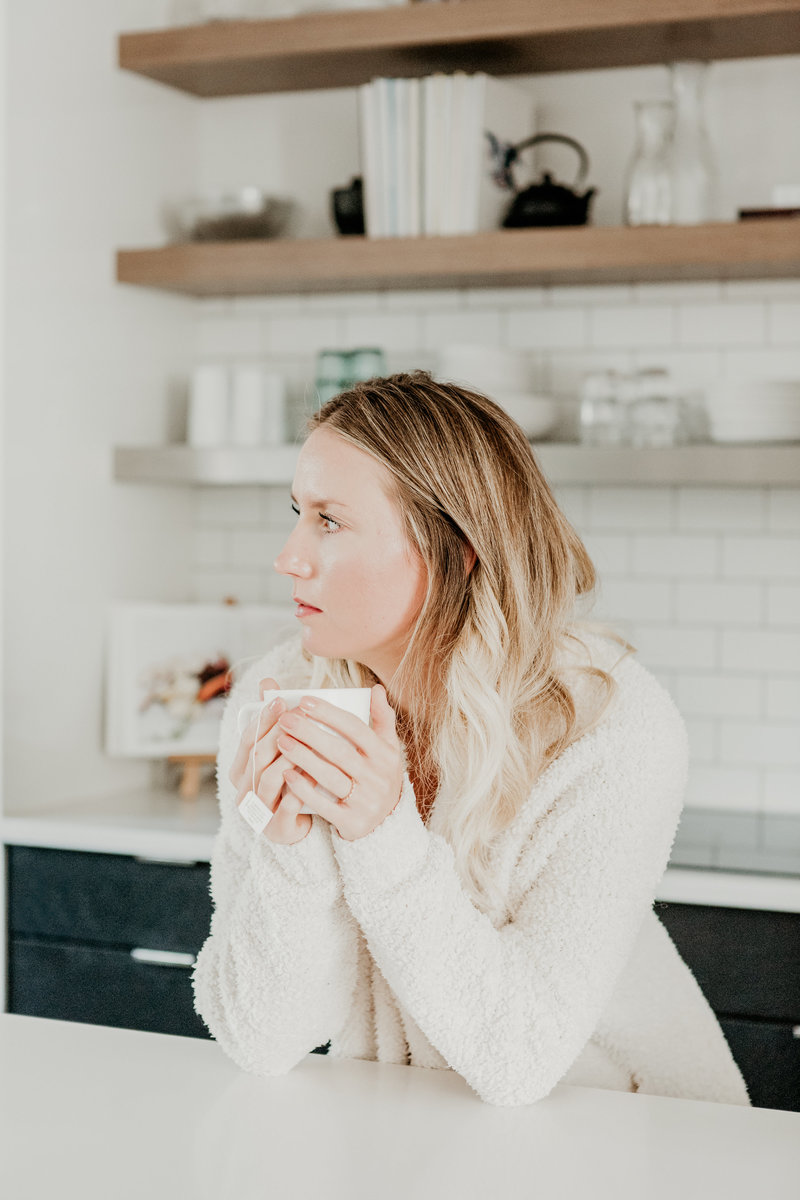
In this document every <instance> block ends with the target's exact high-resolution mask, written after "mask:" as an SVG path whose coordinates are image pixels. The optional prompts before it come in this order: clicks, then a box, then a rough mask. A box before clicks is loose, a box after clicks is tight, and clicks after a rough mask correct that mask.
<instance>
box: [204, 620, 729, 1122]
mask: <svg viewBox="0 0 800 1200" xmlns="http://www.w3.org/2000/svg"><path fill="white" fill-rule="evenodd" d="M584 640H585V642H586V645H587V647H588V648H589V650H590V653H591V659H592V661H593V662H594V663H595V664H597V665H600V666H603V667H605V668H606V669H613V675H614V678H615V679H616V681H617V691H616V694H615V697H614V698H613V700H612V702H611V704H610V705H609V707H608V708H607V709H606V711H605V713H604V715H603V717H602V719H601V721H600V722H599V724H598V725H596V727H595V728H594V729H593V730H590V732H588V733H586V734H584V735H583V736H582V737H580V738H579V739H578V740H577V741H575V742H574V743H573V744H572V745H571V746H569V747H568V748H567V750H566V751H564V752H563V753H562V754H561V755H560V756H559V757H558V758H557V759H556V760H555V761H554V762H553V763H551V765H550V766H549V768H548V769H547V770H545V771H544V772H543V773H542V774H541V775H540V777H539V778H538V779H537V781H536V783H535V784H534V786H533V787H532V789H531V792H530V795H529V797H528V800H527V802H526V803H525V805H524V806H523V808H522V809H521V810H520V812H519V813H518V814H517V817H516V819H515V820H514V822H513V824H512V825H511V826H510V827H509V828H508V829H506V830H505V831H504V832H503V833H502V834H501V835H500V837H499V838H498V839H497V841H496V843H495V845H494V848H493V859H494V868H495V871H496V878H497V880H498V881H499V882H500V883H501V885H502V891H503V895H504V898H505V900H504V904H503V906H502V909H501V910H500V911H496V912H491V913H488V914H485V913H482V912H480V911H479V910H478V909H477V908H476V907H475V905H474V904H473V903H472V901H471V900H470V898H469V897H468V896H467V894H466V892H465V891H464V890H463V888H462V885H461V882H460V880H459V877H458V874H457V872H456V869H455V865H454V858H453V854H452V851H451V849H450V846H449V845H448V843H447V842H446V841H445V840H444V838H443V837H442V836H439V835H438V834H437V832H436V824H437V822H436V808H435V806H434V810H433V812H432V813H431V816H430V819H429V821H428V824H427V825H425V824H424V823H423V821H422V819H421V818H420V816H419V814H418V812H417V807H416V799H415V796H414V792H413V788H412V786H411V783H410V781H409V778H408V775H407V774H406V776H405V780H404V784H403V790H402V794H401V798H400V801H399V803H398V805H397V807H396V808H395V810H394V812H392V813H391V814H390V815H389V816H388V817H386V818H385V820H384V821H383V822H382V824H381V825H379V826H378V828H377V829H375V830H374V831H373V832H372V833H370V834H369V835H367V836H366V837H364V838H361V839H359V840H357V841H354V842H347V841H345V840H344V839H342V838H340V837H339V835H338V833H337V832H336V830H335V829H333V827H332V826H331V825H330V824H329V823H328V822H327V821H325V820H323V819H322V818H320V817H314V818H313V822H312V827H311V830H310V831H309V833H308V835H307V836H306V837H305V838H304V839H303V841H301V842H298V843H296V844H295V845H293V846H279V845H274V844H273V843H272V842H270V841H269V840H268V838H267V837H266V836H265V835H264V834H260V835H257V834H254V833H253V831H252V829H251V828H250V827H249V825H247V823H246V822H245V821H244V819H243V818H242V817H241V816H240V815H239V813H238V811H237V809H236V805H235V789H234V787H233V785H232V784H231V783H230V781H229V779H228V772H229V770H230V766H231V762H232V760H233V757H234V755H235V753H236V749H237V746H238V744H239V735H238V733H237V728H236V717H237V713H238V710H239V708H240V706H241V705H242V704H243V703H246V702H248V701H252V700H257V699H258V698H259V691H258V683H259V680H260V679H263V678H264V677H265V676H267V675H270V676H272V677H273V678H275V679H277V681H278V684H279V686H281V687H301V688H302V687H304V686H308V683H309V679H310V664H309V663H307V662H306V660H305V659H304V657H303V654H302V652H301V643H300V636H299V635H298V636H296V637H294V638H292V639H291V640H290V641H288V642H285V643H283V644H282V645H280V646H278V647H277V648H275V649H273V650H272V651H271V652H270V653H269V654H267V655H266V656H265V657H264V658H263V659H262V660H261V661H260V662H258V663H256V664H254V665H253V666H252V667H251V668H250V669H249V670H248V672H247V673H246V674H245V675H244V677H243V678H242V680H241V681H240V683H239V684H238V685H237V686H236V687H235V689H234V690H233V692H232V693H231V696H230V698H229V701H228V704H227V706H226V709H225V713H224V716H223V721H222V729H221V735H220V750H219V757H218V767H217V769H218V793H219V804H220V813H221V823H220V828H219V832H218V834H217V838H216V841H215V843H214V847H213V852H212V858H211V896H212V900H213V903H214V912H213V917H212V922H211V931H210V934H209V937H208V939H207V941H206V942H205V944H204V946H203V948H202V950H201V951H200V954H199V956H198V959H197V963H196V965H195V968H194V971H193V977H192V982H193V987H194V1003H195V1008H196V1011H197V1012H198V1014H199V1015H200V1016H201V1017H202V1019H203V1021H204V1022H205V1024H206V1025H207V1026H208V1028H209V1030H210V1032H211V1033H212V1035H213V1036H214V1037H215V1038H216V1040H217V1041H218V1043H219V1044H220V1046H221V1048H222V1049H223V1050H224V1051H225V1053H226V1054H228V1055H229V1056H230V1057H231V1058H232V1059H233V1060H234V1061H235V1062H236V1063H237V1064H238V1065H239V1066H240V1067H242V1068H243V1069H244V1070H246V1071H250V1072H253V1073H255V1074H257V1075H279V1074H283V1073H285V1072H287V1071H289V1070H291V1068H292V1067H293V1066H294V1065H295V1064H296V1063H297V1062H298V1061H299V1060H300V1059H301V1058H303V1056H304V1055H306V1054H307V1053H309V1052H310V1051H311V1050H313V1049H314V1048H315V1047H317V1046H320V1045H323V1044H325V1043H326V1042H328V1041H330V1050H329V1054H330V1055H332V1056H334V1057H354V1058H364V1059H372V1060H378V1061H380V1062H391V1063H410V1064H412V1065H414V1066H420V1067H432V1068H440V1069H447V1068H451V1069H452V1070H454V1071H457V1072H458V1073H459V1075H461V1076H463V1078H464V1079H465V1080H466V1081H467V1083H468V1084H469V1085H470V1086H471V1087H472V1088H473V1089H474V1090H475V1091H476V1092H477V1094H478V1095H479V1096H480V1097H481V1099H483V1100H485V1101H487V1102H488V1103H490V1104H498V1105H513V1104H530V1103H533V1102H534V1101H536V1100H539V1099H540V1098H541V1097H543V1096H546V1095H547V1094H548V1093H549V1092H550V1091H551V1089H552V1088H553V1087H554V1086H555V1084H557V1083H559V1082H561V1083H572V1084H583V1085H586V1086H595V1087H605V1088H614V1089H617V1090H621V1091H642V1092H649V1093H653V1094H657V1095H664V1096H678V1097H686V1098H691V1099H699V1100H714V1101H721V1102H723V1103H728V1104H748V1103H749V1100H748V1096H747V1091H746V1088H745V1085H744V1083H743V1080H742V1077H741V1074H740V1072H739V1070H738V1068H737V1066H736V1064H735V1062H734V1060H733V1057H732V1055H731V1053H730V1050H729V1049H728V1046H727V1043H726V1042H725V1039H724V1037H723V1034H722V1031H721V1029H720V1027H719V1024H718V1023H717V1020H716V1018H715V1016H714V1014H713V1012H712V1010H711V1008H710V1007H709V1005H708V1003H707V1001H706V999H705V997H704V996H703V994H702V992H701V991H700V988H699V987H698V985H697V983H696V981H695V979H694V976H693V975H692V974H691V972H690V970H689V968H688V967H687V966H686V964H685V963H684V962H683V960H682V959H681V958H680V956H679V955H678V952H677V950H676V948H675V946H674V945H673V943H672V941H671V940H670V938H669V936H668V934H667V932H666V930H665V929H664V927H663V926H662V925H661V923H660V922H659V920H658V918H657V917H656V915H655V914H654V912H653V909H652V904H653V900H654V897H655V893H656V888H657V885H658V883H659V880H660V879H661V876H662V874H663V872H664V869H665V867H666V865H667V861H668V859H669V853H670V849H671V846H672V842H673V838H674V835H675V831H676V828H677V825H678V818H679V815H680V810H681V805H682V798H683V790H684V785H685V777H686V762H687V749H686V735H685V730H684V727H683V723H682V721H681V718H680V716H679V715H678V713H677V710H676V709H675V706H674V705H673V703H672V701H671V699H670V697H669V695H668V694H667V692H666V691H665V690H664V689H663V688H662V687H661V685H660V684H659V683H658V682H657V681H656V680H655V679H654V678H653V677H652V676H651V675H650V674H649V673H648V672H647V671H646V670H645V669H644V668H643V667H642V666H641V665H640V664H639V663H638V662H636V660H635V659H634V658H632V657H631V656H628V657H627V658H624V659H622V660H621V661H618V660H619V656H620V649H619V646H617V645H615V644H614V643H613V642H610V641H607V640H605V639H602V638H598V637H595V636H591V637H587V638H585V639H584ZM575 694H576V698H577V699H578V700H580V696H579V692H577V691H576V693H575Z"/></svg>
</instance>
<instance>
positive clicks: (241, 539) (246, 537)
mask: <svg viewBox="0 0 800 1200" xmlns="http://www.w3.org/2000/svg"><path fill="white" fill-rule="evenodd" d="M285 540H286V539H285V537H283V536H282V535H281V534H280V533H279V532H274V531H272V530H268V529H263V528H262V529H237V530H234V531H233V532H232V533H231V535H230V542H229V547H228V552H229V554H230V562H231V566H233V567H236V568H244V569H246V570H248V571H263V570H264V568H265V567H270V568H271V567H272V563H273V561H274V559H275V558H276V557H277V555H278V553H279V551H280V549H281V547H282V546H283V543H284V542H285Z"/></svg>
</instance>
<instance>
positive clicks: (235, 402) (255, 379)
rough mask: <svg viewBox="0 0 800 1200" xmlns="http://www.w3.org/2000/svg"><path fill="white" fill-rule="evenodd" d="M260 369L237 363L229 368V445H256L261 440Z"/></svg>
mask: <svg viewBox="0 0 800 1200" xmlns="http://www.w3.org/2000/svg"><path fill="white" fill-rule="evenodd" d="M262 381H263V371H262V370H261V367H259V366H251V365H250V364H246V365H245V364H240V365H238V366H235V367H234V368H233V369H232V371H231V423H230V443H231V445H232V446H259V445H260V444H261V442H262V440H263V438H262V435H263V424H264V421H263V399H262V391H263V388H262Z"/></svg>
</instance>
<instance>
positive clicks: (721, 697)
mask: <svg viewBox="0 0 800 1200" xmlns="http://www.w3.org/2000/svg"><path fill="white" fill-rule="evenodd" d="M761 692H762V681H761V680H760V679H754V678H752V677H751V676H749V675H722V674H719V673H714V674H702V675H701V674H698V673H696V672H692V671H681V672H680V673H679V674H678V676H677V678H676V680H675V684H674V685H673V688H672V694H673V696H674V698H675V702H676V703H677V705H678V708H679V709H680V711H681V712H682V713H683V714H684V716H686V717H708V718H709V719H713V718H719V717H758V716H759V715H760V713H761Z"/></svg>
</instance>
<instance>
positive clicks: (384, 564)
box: [274, 426, 427, 684]
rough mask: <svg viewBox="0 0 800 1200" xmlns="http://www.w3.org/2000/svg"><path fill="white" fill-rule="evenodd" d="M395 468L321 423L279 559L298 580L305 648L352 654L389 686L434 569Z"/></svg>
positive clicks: (308, 448)
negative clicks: (398, 489)
mask: <svg viewBox="0 0 800 1200" xmlns="http://www.w3.org/2000/svg"><path fill="white" fill-rule="evenodd" d="M390 479H391V477H390V475H389V472H388V471H387V470H386V468H385V467H383V466H381V464H380V463H378V462H376V460H375V459H373V458H372V457H371V456H370V455H369V454H366V453H364V451H362V450H358V449H357V448H356V447H355V446H352V445H350V444H349V443H348V442H346V441H344V439H343V438H341V437H339V436H338V435H337V434H336V433H334V432H333V431H331V430H329V429H326V428H325V426H321V427H320V428H318V429H315V430H314V432H313V433H312V434H311V435H310V437H309V438H308V440H307V441H306V442H305V444H304V446H303V448H302V450H301V451H300V457H299V460H298V463H297V469H296V471H295V476H294V487H293V489H292V504H293V507H294V508H295V510H298V509H299V515H298V518H297V524H296V525H295V527H294V529H293V530H292V532H291V533H290V535H289V538H288V540H287V542H286V545H285V546H284V547H283V550H281V552H280V554H279V555H278V557H277V558H276V559H275V563H274V566H275V570H276V571H278V572H279V573H280V574H281V575H288V576H290V578H291V580H292V585H293V586H292V592H293V598H294V599H295V600H296V601H297V600H302V601H306V602H307V604H308V605H313V606H314V608H313V609H311V610H309V609H308V608H303V607H298V610H297V616H298V618H299V620H300V621H301V623H302V629H303V646H304V647H305V649H306V650H308V651H309V653H311V654H316V655H320V656H324V657H327V658H350V659H354V660H355V661H356V662H359V663H362V664H363V665H364V666H367V667H369V668H370V669H371V670H372V671H374V672H375V674H376V675H377V677H378V678H379V679H380V680H381V682H382V683H384V684H386V683H388V681H389V680H390V679H391V676H392V674H393V672H394V671H395V669H396V668H397V666H398V664H399V662H400V659H401V658H402V656H403V652H404V650H405V648H406V645H407V644H408V640H409V638H410V635H411V632H412V630H413V628H414V624H415V622H416V619H417V617H418V615H419V613H420V610H421V608H422V603H423V600H424V598H425V590H426V579H427V572H426V569H425V566H424V563H423V562H422V560H421V559H420V557H419V555H418V554H417V553H416V551H415V550H414V549H413V548H412V547H411V546H410V545H409V544H408V542H407V541H406V539H405V536H404V534H403V529H402V524H401V518H400V512H399V510H398V509H397V507H396V505H395V504H394V503H393V502H392V501H390V500H389V498H388V495H387V492H388V489H389V484H390Z"/></svg>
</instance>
